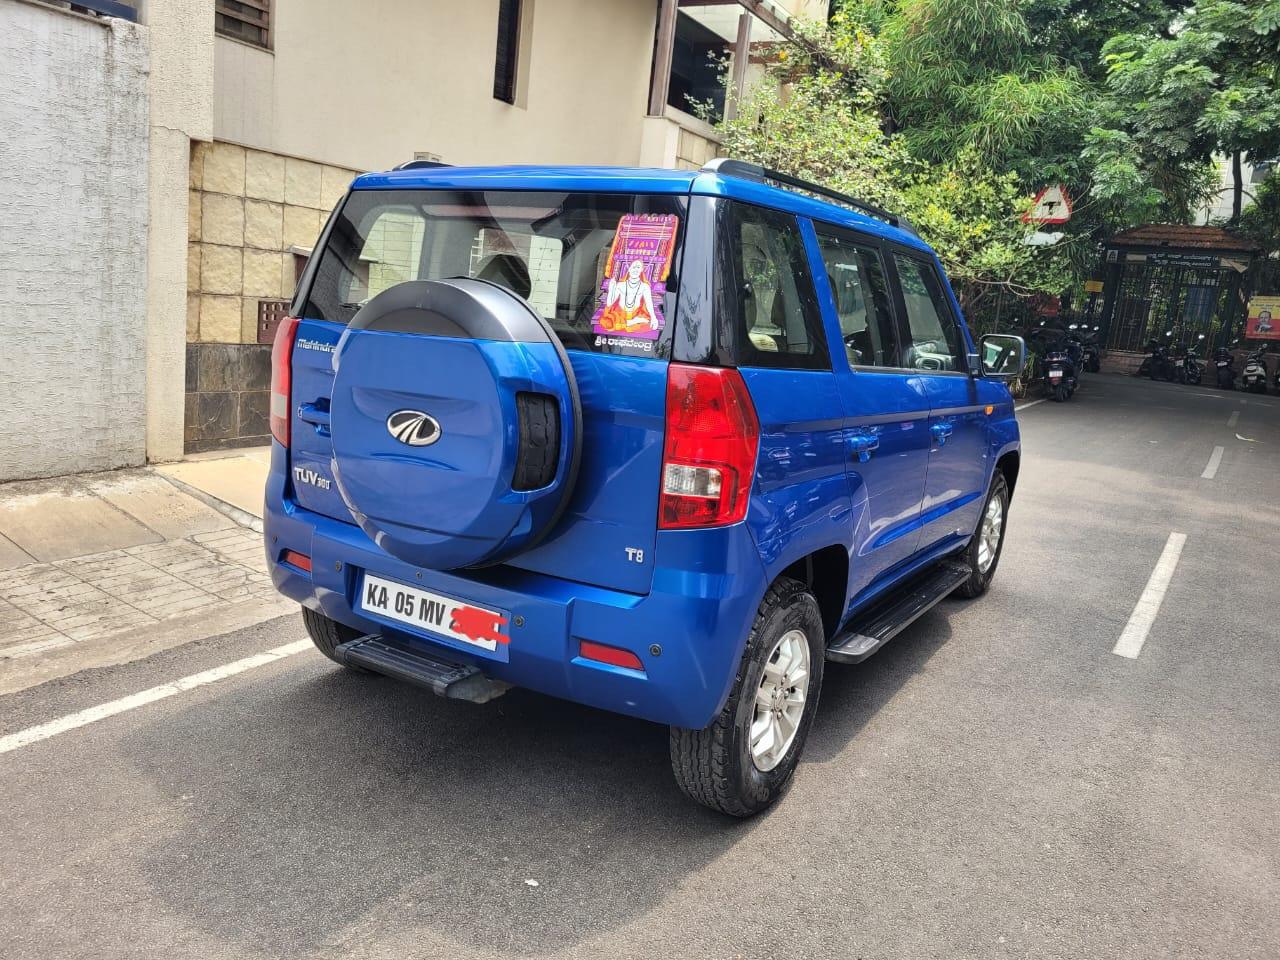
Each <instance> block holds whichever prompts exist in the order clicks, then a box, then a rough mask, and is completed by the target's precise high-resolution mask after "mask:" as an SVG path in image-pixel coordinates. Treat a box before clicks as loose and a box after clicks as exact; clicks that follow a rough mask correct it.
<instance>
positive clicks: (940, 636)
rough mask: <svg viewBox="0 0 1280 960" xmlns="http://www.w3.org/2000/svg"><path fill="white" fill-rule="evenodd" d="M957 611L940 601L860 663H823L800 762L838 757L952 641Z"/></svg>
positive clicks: (820, 760) (950, 603)
mask: <svg viewBox="0 0 1280 960" xmlns="http://www.w3.org/2000/svg"><path fill="white" fill-rule="evenodd" d="M960 609H962V607H960V606H959V604H958V603H957V602H955V601H944V602H943V603H942V604H940V605H939V606H937V607H934V608H933V609H932V610H930V611H929V612H928V613H926V614H925V615H924V617H922V618H921V619H920V620H919V621H917V622H916V623H913V624H912V625H911V626H910V627H908V628H907V629H906V630H904V631H903V632H902V633H901V634H899V635H898V636H896V637H894V638H893V639H892V640H890V641H889V642H888V643H886V644H885V645H884V646H883V647H882V648H881V649H880V650H878V651H877V652H876V653H875V655H874V656H872V657H871V658H870V659H868V660H864V661H863V662H862V663H856V664H844V663H831V662H828V663H827V664H826V669H825V674H824V676H823V680H822V699H821V702H820V703H819V704H818V716H817V717H816V718H814V725H813V730H812V731H811V732H810V734H809V743H808V745H807V746H806V747H805V754H804V762H805V763H827V762H829V761H832V760H835V759H836V758H838V757H839V756H840V755H841V754H842V753H843V752H844V750H845V748H846V747H848V745H849V743H850V742H851V741H853V740H854V738H856V737H857V736H858V734H859V733H861V732H862V730H863V728H864V727H865V726H866V725H867V724H868V723H870V722H871V720H873V719H874V718H875V716H876V715H877V714H878V713H880V711H881V710H882V709H883V708H884V707H885V705H886V704H888V703H889V701H891V700H892V699H893V698H894V697H896V696H897V695H898V693H899V692H900V691H901V689H902V687H903V686H904V685H905V684H906V683H907V681H908V680H910V679H911V678H912V677H913V676H914V675H916V674H917V673H919V672H920V671H921V670H923V669H924V667H925V664H926V663H928V661H929V659H930V658H931V657H932V656H933V655H934V654H935V653H937V652H938V651H939V650H940V649H942V647H943V645H945V644H946V643H947V641H948V640H950V639H951V624H950V621H949V619H948V611H953V610H960Z"/></svg>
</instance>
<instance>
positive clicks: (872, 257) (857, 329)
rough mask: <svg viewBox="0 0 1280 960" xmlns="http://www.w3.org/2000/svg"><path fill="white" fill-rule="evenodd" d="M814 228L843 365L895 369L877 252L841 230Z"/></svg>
mask: <svg viewBox="0 0 1280 960" xmlns="http://www.w3.org/2000/svg"><path fill="white" fill-rule="evenodd" d="M815 227H816V228H817V231H818V247H819V249H821V250H822V261H823V263H824V264H825V266H826V268H827V283H828V284H829V285H830V287H831V299H832V300H833V301H834V303H835V305H836V316H837V317H838V318H839V320H840V338H841V339H842V340H843V341H844V349H845V353H846V354H847V355H848V357H849V366H851V367H892V366H896V365H897V362H898V354H897V338H896V337H895V336H894V331H893V314H892V313H891V312H890V309H889V290H888V286H887V285H886V283H885V278H884V267H883V266H882V264H881V262H880V252H879V251H878V250H877V249H876V248H875V247H872V246H869V245H867V244H866V243H859V242H858V241H857V240H856V239H855V238H854V237H852V236H851V235H849V234H846V233H845V232H843V231H839V230H834V229H832V228H829V227H826V226H823V225H820V224H815Z"/></svg>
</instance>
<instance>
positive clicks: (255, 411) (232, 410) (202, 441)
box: [185, 343, 271, 453]
mask: <svg viewBox="0 0 1280 960" xmlns="http://www.w3.org/2000/svg"><path fill="white" fill-rule="evenodd" d="M270 388H271V347H270V346H268V345H266V344H257V343H188V344H187V410H186V424H185V431H186V451H187V453H202V452H203V451H205V450H219V449H222V448H224V447H242V446H251V445H253V444H259V443H267V442H268V441H269V440H270V439H271V437H270V429H269V427H268V425H267V396H268V392H269V390H270Z"/></svg>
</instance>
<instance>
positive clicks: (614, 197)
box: [303, 190, 686, 356]
mask: <svg viewBox="0 0 1280 960" xmlns="http://www.w3.org/2000/svg"><path fill="white" fill-rule="evenodd" d="M685 209H686V206H685V200H684V198H683V197H674V196H662V195H653V196H650V195H635V194H601V193H551V192H543V191H539V192H528V193H517V192H513V191H484V192H457V191H443V190H357V191H353V192H352V193H351V194H350V195H349V196H348V197H347V200H346V202H345V203H344V204H343V206H342V209H341V210H340V211H339V212H338V214H337V215H336V216H335V219H334V222H333V228H332V230H330V232H329V238H328V242H327V243H326V245H325V248H324V250H323V251H322V252H321V254H320V260H319V261H318V263H317V266H316V273H315V278H314V280H313V281H312V284H311V289H310V291H309V292H308V294H307V302H306V305H305V307H304V311H303V312H304V315H305V316H307V317H310V318H313V319H319V320H330V321H333V322H334V323H343V324H345V323H349V322H350V321H351V318H352V317H353V316H355V314H356V311H357V310H359V309H360V307H361V306H363V305H364V304H365V303H367V302H368V301H369V300H370V299H371V298H373V297H375V296H377V295H378V294H379V293H381V292H382V291H383V290H386V289H387V288H388V287H391V286H393V285H395V284H397V283H402V282H403V281H405V280H438V279H444V278H447V277H478V278H480V279H483V280H490V281H493V282H494V283H498V284H501V285H502V286H504V287H506V288H507V289H509V290H512V291H514V292H515V293H518V294H519V295H520V296H522V297H524V298H525V299H526V300H527V301H528V302H529V303H530V304H531V305H532V306H533V308H534V309H535V310H537V311H538V312H539V313H541V314H542V316H544V317H545V318H546V319H547V320H548V321H550V323H551V325H552V327H553V328H554V329H555V330H556V332H557V333H558V334H559V335H560V339H561V341H562V342H563V343H564V345H565V346H566V347H568V348H573V349H583V350H595V351H599V352H604V353H623V354H629V355H635V356H668V355H669V354H670V344H671V329H670V324H671V321H672V319H673V318H674V316H675V297H676V293H677V290H678V287H679V273H678V268H679V263H680V238H681V234H682V229H681V228H682V227H683V225H684V220H685Z"/></svg>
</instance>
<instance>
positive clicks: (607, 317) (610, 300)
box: [591, 213, 680, 340]
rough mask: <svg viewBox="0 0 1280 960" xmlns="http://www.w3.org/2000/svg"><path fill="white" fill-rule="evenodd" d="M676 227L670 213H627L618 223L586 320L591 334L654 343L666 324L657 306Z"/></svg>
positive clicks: (669, 266) (663, 292)
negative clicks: (596, 302) (594, 303)
mask: <svg viewBox="0 0 1280 960" xmlns="http://www.w3.org/2000/svg"><path fill="white" fill-rule="evenodd" d="M679 223H680V218H679V217H677V216H675V215H674V214H652V213H629V214H626V215H624V216H623V217H622V218H621V219H620V220H619V221H618V232H617V233H616V234H614V237H613V244H612V246H610V248H609V257H608V259H607V260H606V261H605V269H604V277H603V279H602V280H601V281H600V300H599V305H598V307H597V309H596V312H595V313H594V314H593V315H592V317H591V327H592V329H593V330H594V331H595V332H596V333H598V334H604V335H610V334H612V335H614V336H624V337H638V338H640V339H643V340H656V339H658V334H660V333H661V332H662V328H663V327H664V326H666V322H667V321H666V318H665V317H664V316H663V315H662V303H663V295H664V294H665V293H666V292H667V275H668V274H669V273H670V272H671V258H672V254H673V252H674V250H675V245H676V228H677V227H678V226H679Z"/></svg>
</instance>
